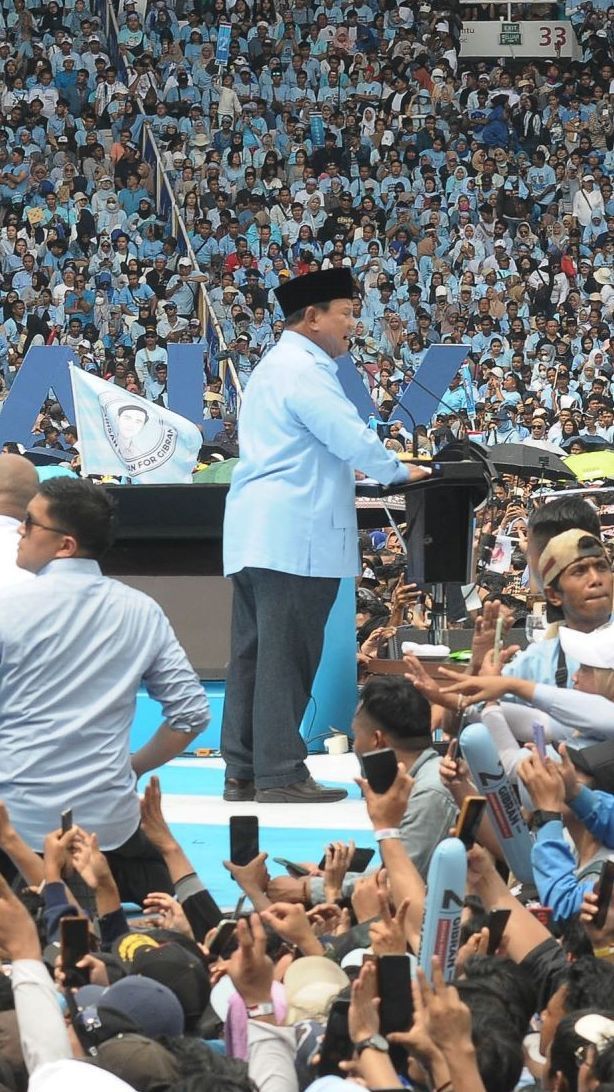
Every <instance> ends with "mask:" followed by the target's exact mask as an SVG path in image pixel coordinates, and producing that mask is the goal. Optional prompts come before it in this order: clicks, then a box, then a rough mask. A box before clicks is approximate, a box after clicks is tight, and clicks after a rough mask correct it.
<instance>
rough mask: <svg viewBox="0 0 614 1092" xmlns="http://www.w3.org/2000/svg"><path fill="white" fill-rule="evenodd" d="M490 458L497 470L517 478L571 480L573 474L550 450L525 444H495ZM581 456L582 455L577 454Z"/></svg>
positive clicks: (573, 476)
mask: <svg viewBox="0 0 614 1092" xmlns="http://www.w3.org/2000/svg"><path fill="white" fill-rule="evenodd" d="M489 454H490V458H491V460H492V462H493V463H494V465H495V466H496V468H497V470H499V471H502V472H504V473H506V474H510V473H513V474H515V475H516V476H517V477H518V478H548V479H549V480H550V481H557V480H566V481H573V479H574V478H575V474H574V473H573V471H570V469H569V467H568V466H566V465H565V462H567V460H565V462H564V461H563V459H560V458H559V457H558V455H554V454H553V453H552V452H551V451H540V450H538V449H536V448H534V447H528V446H526V445H525V444H495V446H494V447H492V448H491V449H490V452H489ZM577 457H578V458H583V456H577Z"/></svg>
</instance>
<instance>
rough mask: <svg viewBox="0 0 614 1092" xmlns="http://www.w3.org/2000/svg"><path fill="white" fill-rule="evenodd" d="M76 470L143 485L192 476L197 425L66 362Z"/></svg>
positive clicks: (198, 439) (199, 438)
mask: <svg viewBox="0 0 614 1092" xmlns="http://www.w3.org/2000/svg"><path fill="white" fill-rule="evenodd" d="M70 382H71V385H72V393H73V399H74V402H75V415H76V425H77V431H78V433H79V449H80V454H81V473H82V474H83V475H84V476H87V475H88V474H113V475H121V476H123V477H128V478H131V479H132V481H135V482H139V483H140V484H142V485H148V484H149V483H152V484H153V483H155V484H157V485H165V484H171V483H178V482H184V483H188V482H191V481H192V471H193V469H194V466H195V464H196V461H197V456H198V452H199V450H200V446H201V444H202V435H201V433H200V430H199V429H198V428H197V427H196V425H195V424H193V422H192V421H188V419H187V417H180V416H179V414H178V413H173V412H172V411H171V410H167V409H165V408H164V407H163V406H157V405H155V404H154V403H153V402H149V401H148V400H147V399H146V398H141V396H140V395H138V394H130V393H129V392H128V391H125V390H123V389H122V388H121V387H117V386H115V384H114V383H108V382H107V381H106V380H104V379H98V377H97V376H94V375H90V374H89V373H88V372H84V371H82V370H81V368H77V367H76V366H75V365H74V364H71V365H70Z"/></svg>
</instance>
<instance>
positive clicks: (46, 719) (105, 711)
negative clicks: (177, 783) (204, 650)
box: [0, 458, 209, 903]
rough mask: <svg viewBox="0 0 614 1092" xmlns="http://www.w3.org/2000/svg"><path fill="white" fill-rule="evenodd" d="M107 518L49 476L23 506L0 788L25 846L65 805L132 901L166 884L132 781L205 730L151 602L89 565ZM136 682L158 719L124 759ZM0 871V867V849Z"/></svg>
mask: <svg viewBox="0 0 614 1092" xmlns="http://www.w3.org/2000/svg"><path fill="white" fill-rule="evenodd" d="M1 462H2V458H0V463H1ZM112 519H113V506H112V502H111V501H110V499H109V497H108V495H107V494H106V492H105V491H104V489H103V488H102V487H101V486H97V485H94V484H93V483H92V482H90V481H87V480H82V481H79V480H76V479H67V478H52V479H49V480H48V481H46V482H44V483H42V484H41V485H40V487H39V489H38V492H36V493H35V494H34V496H32V499H31V500H30V501H29V503H28V504H27V508H26V511H25V516H24V518H23V522H22V524H21V526H20V527H19V535H20V538H21V541H20V544H19V549H18V553H17V563H18V565H20V566H22V567H23V568H24V569H26V570H29V571H30V572H32V573H36V574H37V575H36V579H35V580H32V581H30V583H29V584H26V585H21V586H20V587H19V588H18V589H15V590H14V591H13V590H11V591H5V592H3V593H2V594H0V749H1V752H2V762H1V763H0V799H2V800H3V801H4V803H5V804H6V806H7V808H8V811H9V815H10V819H11V823H12V825H13V827H14V828H15V829H16V831H17V833H18V834H19V835H21V837H22V838H23V839H24V840H25V841H26V842H27V843H28V845H30V846H31V848H32V849H34V850H35V851H36V852H40V851H41V850H42V849H43V842H44V838H45V835H46V834H47V833H48V832H50V831H53V830H56V829H57V828H58V826H59V818H60V814H61V812H62V811H64V810H65V809H67V808H71V809H72V812H73V819H74V822H75V823H76V824H78V825H80V826H82V827H83V828H84V829H86V830H88V831H93V832H95V833H96V834H97V836H98V841H99V844H100V847H101V849H103V850H104V851H105V853H106V855H107V858H108V861H109V864H110V866H111V869H112V871H113V874H114V876H115V879H116V882H117V885H118V887H119V891H120V895H121V897H122V898H123V899H128V900H132V901H134V902H139V903H142V901H143V899H144V897H145V895H147V894H148V893H149V892H150V891H169V892H172V890H173V888H172V884H171V881H170V876H169V874H168V870H167V868H166V865H165V864H164V861H163V859H162V857H161V856H160V854H159V853H158V851H157V850H156V848H155V847H154V846H153V845H152V843H151V842H149V840H148V839H147V838H146V836H145V835H144V833H143V831H142V830H141V827H140V808H139V797H138V793H137V791H136V787H135V786H136V780H137V778H138V777H140V776H141V775H142V774H144V773H146V772H147V771H148V770H153V769H155V768H156V767H158V766H160V765H163V764H164V763H165V762H168V761H169V760H170V759H171V758H174V757H175V755H177V754H179V753H180V752H181V751H183V750H184V749H185V748H186V747H187V745H188V744H189V743H190V742H191V741H192V740H193V739H194V738H195V736H197V735H198V734H199V733H200V732H202V731H203V729H204V728H206V727H207V724H208V723H209V705H208V702H207V698H206V696H205V693H204V691H203V689H202V687H201V685H200V682H199V680H198V678H197V676H196V674H195V673H194V671H193V669H192V668H191V666H190V664H189V662H188V659H187V657H186V654H185V652H184V651H183V649H182V647H181V645H180V644H179V643H178V641H177V638H176V637H175V634H174V633H173V630H172V629H171V626H170V623H169V621H168V619H167V617H166V615H165V614H164V612H163V611H162V610H161V608H160V607H159V606H158V604H157V603H155V602H154V601H153V600H152V599H150V598H149V597H148V596H146V595H143V594H142V593H141V592H139V591H136V590H135V589H133V588H130V587H128V586H127V585H125V584H120V583H119V582H117V581H115V580H109V579H108V578H106V577H104V576H103V575H102V573H101V571H100V566H99V564H98V562H99V559H100V558H101V557H102V556H103V554H104V552H105V551H106V549H108V547H109V546H110V545H111V541H112ZM141 685H145V687H146V689H147V690H148V692H149V693H150V694H151V695H152V696H154V697H155V698H156V699H157V700H158V701H160V702H161V704H162V709H163V712H164V717H165V720H164V723H163V724H162V725H161V726H160V728H159V729H158V731H157V732H156V733H155V735H154V736H153V737H152V738H151V739H150V740H149V741H148V742H147V743H146V744H145V745H144V746H143V747H142V748H141V749H140V750H139V751H137V752H136V754H134V755H132V756H131V755H130V727H131V724H132V720H133V717H134V710H135V705H136V697H137V692H138V690H139V688H140V686H141ZM0 871H2V872H4V873H5V875H6V874H8V876H10V875H11V862H10V861H9V860H7V859H6V858H5V857H3V855H2V854H1V853H0ZM12 872H13V874H14V872H15V869H14V868H13V869H12ZM160 885H162V886H160Z"/></svg>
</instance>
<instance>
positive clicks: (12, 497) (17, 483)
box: [0, 455, 39, 520]
mask: <svg viewBox="0 0 614 1092" xmlns="http://www.w3.org/2000/svg"><path fill="white" fill-rule="evenodd" d="M38 486H39V481H38V475H37V473H36V470H35V469H34V467H33V466H32V463H31V462H29V461H28V459H24V457H23V455H0V516H12V517H13V519H19V520H22V519H23V517H24V516H25V514H26V508H27V506H28V504H29V503H30V501H31V500H32V497H33V496H34V494H35V493H36V492H37V491H38Z"/></svg>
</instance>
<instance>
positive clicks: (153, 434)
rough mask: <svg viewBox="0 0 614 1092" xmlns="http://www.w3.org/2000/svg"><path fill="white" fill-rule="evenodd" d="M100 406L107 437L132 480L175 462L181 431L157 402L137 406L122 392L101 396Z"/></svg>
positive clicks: (99, 397)
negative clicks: (160, 411) (159, 408)
mask: <svg viewBox="0 0 614 1092" xmlns="http://www.w3.org/2000/svg"><path fill="white" fill-rule="evenodd" d="M98 403H99V405H100V413H101V416H102V424H103V428H104V434H105V436H106V438H107V440H108V442H109V443H110V444H111V447H112V448H113V450H114V452H115V453H116V455H117V456H118V457H119V458H120V459H121V460H122V462H123V464H124V466H125V467H126V474H127V475H128V476H129V477H135V476H137V475H139V474H145V473H147V471H152V470H157V469H159V468H160V467H161V466H163V465H164V463H166V462H168V461H169V459H172V457H173V455H174V454H175V449H176V447H177V436H178V433H177V429H176V428H175V427H174V425H173V424H170V423H169V422H168V420H164V419H163V417H162V415H161V414H160V413H159V411H158V408H157V407H156V406H155V405H154V404H153V403H147V404H146V405H142V406H140V405H137V404H136V403H135V401H132V400H129V399H127V398H126V397H125V395H122V394H121V393H120V392H118V391H110V392H109V393H108V394H107V393H106V392H105V393H104V394H99V395H98Z"/></svg>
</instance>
